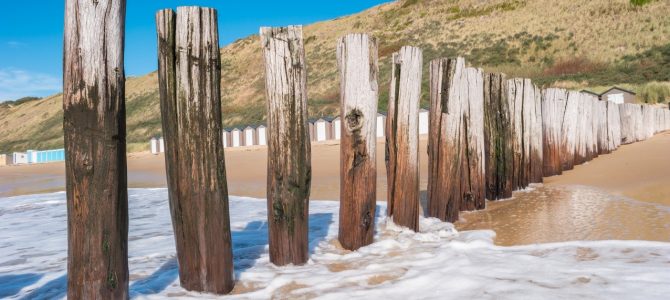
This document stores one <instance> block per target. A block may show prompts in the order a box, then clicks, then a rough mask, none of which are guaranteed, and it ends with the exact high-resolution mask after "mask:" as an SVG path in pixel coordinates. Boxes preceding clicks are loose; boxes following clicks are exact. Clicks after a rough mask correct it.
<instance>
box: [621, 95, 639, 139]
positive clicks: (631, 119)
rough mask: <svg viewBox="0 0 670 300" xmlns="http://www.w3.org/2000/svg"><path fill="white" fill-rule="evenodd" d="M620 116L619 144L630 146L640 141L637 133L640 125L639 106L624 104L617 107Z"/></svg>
mask: <svg viewBox="0 0 670 300" xmlns="http://www.w3.org/2000/svg"><path fill="white" fill-rule="evenodd" d="M619 113H620V116H621V143H622V144H630V143H634V142H637V141H639V140H641V139H640V138H641V134H639V131H640V129H641V127H642V126H641V124H642V120H641V119H642V110H641V108H640V106H639V105H637V104H632V103H624V104H620V105H619Z"/></svg>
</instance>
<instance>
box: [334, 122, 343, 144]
mask: <svg viewBox="0 0 670 300" xmlns="http://www.w3.org/2000/svg"><path fill="white" fill-rule="evenodd" d="M332 126H333V139H336V140H339V139H341V138H342V122H341V121H340V117H337V118H335V119H333V122H332Z"/></svg>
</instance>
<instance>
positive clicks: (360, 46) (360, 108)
mask: <svg viewBox="0 0 670 300" xmlns="http://www.w3.org/2000/svg"><path fill="white" fill-rule="evenodd" d="M337 62H338V67H339V71H340V111H341V115H340V118H341V120H342V122H340V124H341V131H340V132H341V142H340V227H339V233H338V239H339V241H340V243H341V244H342V247H344V248H345V249H349V250H356V249H358V248H360V247H362V246H365V245H369V244H370V243H372V239H373V236H374V228H375V226H374V219H375V207H376V192H377V170H376V169H377V166H376V145H377V136H376V128H377V127H376V123H377V102H378V100H379V90H378V84H377V76H378V73H379V67H378V61H377V40H376V39H375V38H372V37H370V36H368V35H367V34H349V35H346V36H344V37H342V38H341V39H340V41H339V43H338V45H337Z"/></svg>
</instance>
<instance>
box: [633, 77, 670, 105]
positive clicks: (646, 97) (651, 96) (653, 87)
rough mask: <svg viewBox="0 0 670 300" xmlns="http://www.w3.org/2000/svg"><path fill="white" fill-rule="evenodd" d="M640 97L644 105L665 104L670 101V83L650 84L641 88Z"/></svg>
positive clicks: (654, 82) (655, 82)
mask: <svg viewBox="0 0 670 300" xmlns="http://www.w3.org/2000/svg"><path fill="white" fill-rule="evenodd" d="M638 96H639V97H640V99H641V100H642V101H644V103H665V102H666V101H668V100H670V82H658V81H652V82H649V83H647V84H645V85H643V86H642V87H640V90H639V93H638Z"/></svg>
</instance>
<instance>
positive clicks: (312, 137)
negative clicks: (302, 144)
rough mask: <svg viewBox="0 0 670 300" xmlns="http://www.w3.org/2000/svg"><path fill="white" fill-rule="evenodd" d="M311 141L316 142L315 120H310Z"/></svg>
mask: <svg viewBox="0 0 670 300" xmlns="http://www.w3.org/2000/svg"><path fill="white" fill-rule="evenodd" d="M308 123H309V140H310V141H315V140H316V139H315V138H316V135H315V134H314V120H309V121H308Z"/></svg>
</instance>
